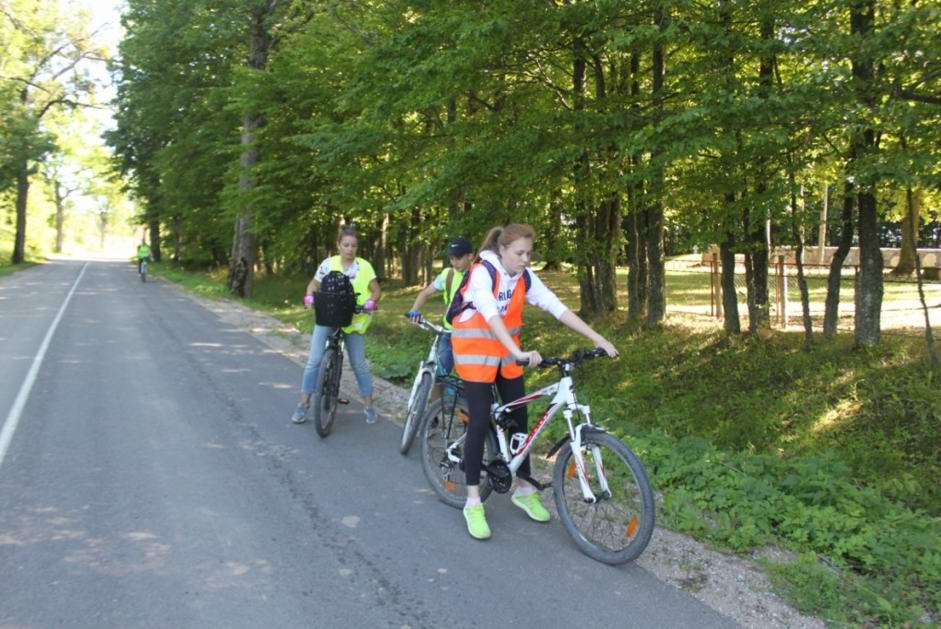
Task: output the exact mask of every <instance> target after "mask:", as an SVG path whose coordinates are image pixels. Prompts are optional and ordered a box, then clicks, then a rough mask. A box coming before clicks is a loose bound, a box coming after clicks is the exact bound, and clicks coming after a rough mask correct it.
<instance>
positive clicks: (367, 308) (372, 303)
mask: <svg viewBox="0 0 941 629" xmlns="http://www.w3.org/2000/svg"><path fill="white" fill-rule="evenodd" d="M377 308H379V306H378V304H376V300H375V299H367V300H366V303H365V304H363V312H375V311H376V309H377Z"/></svg>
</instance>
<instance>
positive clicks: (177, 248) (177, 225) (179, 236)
mask: <svg viewBox="0 0 941 629" xmlns="http://www.w3.org/2000/svg"><path fill="white" fill-rule="evenodd" d="M182 247H183V215H182V214H176V215H174V217H173V263H174V264H180V262H181V257H182V253H181V249H182ZM151 252H153V247H151Z"/></svg>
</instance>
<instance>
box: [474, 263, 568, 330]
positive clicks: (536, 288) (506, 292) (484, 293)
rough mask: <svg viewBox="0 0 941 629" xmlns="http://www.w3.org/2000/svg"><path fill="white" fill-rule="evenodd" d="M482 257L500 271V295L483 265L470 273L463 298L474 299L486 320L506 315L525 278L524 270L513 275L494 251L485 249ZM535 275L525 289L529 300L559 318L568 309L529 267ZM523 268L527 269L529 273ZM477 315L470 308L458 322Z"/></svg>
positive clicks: (528, 301)
mask: <svg viewBox="0 0 941 629" xmlns="http://www.w3.org/2000/svg"><path fill="white" fill-rule="evenodd" d="M480 257H481V259H482V260H486V261H487V262H489V263H490V264H492V265H493V267H494V268H495V269H496V270H497V273H499V275H500V290H499V292H498V293H497V296H496V297H494V295H493V283H491V281H490V273H488V272H487V269H486V268H484V267H483V266H479V267H475V268H474V270H473V271H472V272H471V276H470V280H469V281H468V287H467V292H466V293H465V294H464V301H470V302H473V304H474V308H475V309H476V310H477V311H479V312H480V314H482V315H483V317H484V320H486V321H489V320H490V319H491V318H492V317H493V316H494V315H500V316H503V315H505V314H506V311H507V309H508V308H509V305H510V298H511V297H512V296H513V291H514V290H515V289H516V282H518V281H520V280H521V279H522V278H523V274H522V273H518V274H516V275H513V276H511V275H510V274H509V273H507V271H506V269H505V268H503V264H502V263H501V262H500V256H498V255H497V254H496V253H494V252H492V251H484V252H482V253H481V254H480ZM527 271H528V272H529V276H530V277H531V278H532V282H531V284H530V287H529V289H528V290H527V291H526V303H528V304H531V305H533V306H538V307H539V308H542V309H543V310H545V311H546V312H548V313H549V314H551V315H552V316H553V317H555V318H556V319H558V318H559V317H561V316H562V315H563V314H565V311H566V310H568V308H567V307H566V305H565V304H563V303H562V302H561V301H560V300H559V298H558V297H556V295H555V293H553V292H552V291H551V290H549V288H547V287H546V285H545V284H543V283H542V280H541V279H539V277H538V276H537V275H536V274H535V273H534V272H533V270H532V269H527ZM527 271H524V272H527ZM472 316H474V311H473V310H471V309H468V310H465V311H464V312H463V313H461V315H460V317H458V320H459V321H467V320H468V319H470V318H471V317H472Z"/></svg>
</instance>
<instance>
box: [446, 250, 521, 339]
mask: <svg viewBox="0 0 941 629" xmlns="http://www.w3.org/2000/svg"><path fill="white" fill-rule="evenodd" d="M480 264H482V265H483V267H484V268H485V269H487V273H489V274H490V283H491V284H496V283H497V267H495V266H493V265H492V264H491V263H489V262H487V261H486V260H481V261H480ZM470 276H471V270H468V271H467V273H465V274H464V277H462V278H461V283H460V285H459V286H458V287H457V290H456V291H454V297H452V298H451V305H450V306H448V313H447V314H446V315H444V318H445V319H447V320H448V323H451V324H453V323H454V320H455V319H456V318H457V317H458V315H460V314H461V313H462V312H464V311H465V310H467V309H468V308H473V307H474V304H473V303H472V302H469V301H464V287H465V286H467V283H468V282H469V281H470ZM523 282H524V283H525V284H526V290H527V291H528V290H529V289H530V288H532V285H533V278H532V277H531V276H530V274H529V269H523Z"/></svg>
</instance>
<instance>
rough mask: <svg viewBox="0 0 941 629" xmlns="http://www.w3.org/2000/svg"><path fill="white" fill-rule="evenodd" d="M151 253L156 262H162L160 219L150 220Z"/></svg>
mask: <svg viewBox="0 0 941 629" xmlns="http://www.w3.org/2000/svg"><path fill="white" fill-rule="evenodd" d="M150 254H151V256H152V257H153V259H154V262H160V260H161V259H162V256H161V254H160V221H158V220H152V221H150Z"/></svg>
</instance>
